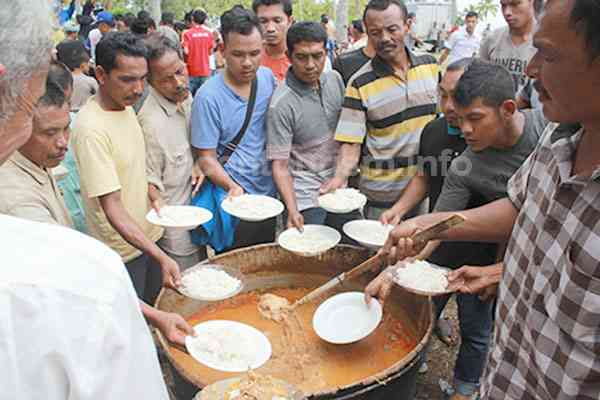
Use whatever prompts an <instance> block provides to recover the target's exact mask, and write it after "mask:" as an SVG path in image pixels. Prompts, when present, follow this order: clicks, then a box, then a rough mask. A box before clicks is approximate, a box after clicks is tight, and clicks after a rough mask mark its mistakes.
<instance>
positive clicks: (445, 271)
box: [392, 261, 464, 296]
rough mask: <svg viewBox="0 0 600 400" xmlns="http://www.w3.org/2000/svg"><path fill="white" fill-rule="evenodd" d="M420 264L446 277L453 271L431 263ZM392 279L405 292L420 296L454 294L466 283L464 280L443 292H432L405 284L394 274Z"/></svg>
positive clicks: (408, 283)
mask: <svg viewBox="0 0 600 400" xmlns="http://www.w3.org/2000/svg"><path fill="white" fill-rule="evenodd" d="M419 262H420V263H423V265H422V267H423V268H429V269H431V270H437V271H441V272H442V273H443V274H444V275H446V276H447V275H448V274H449V273H450V272H451V271H452V270H451V269H449V268H446V267H440V266H439V265H436V264H432V263H430V262H429V261H419ZM402 263H403V262H402V261H400V262H399V263H398V264H402ZM398 264H397V265H398ZM392 279H393V281H394V283H395V284H396V285H398V286H400V287H402V288H403V289H404V290H406V291H408V292H411V293H415V294H420V295H423V296H440V295H443V294H449V293H453V292H456V290H457V289H458V288H459V287H460V286H462V284H463V283H464V281H463V280H459V281H457V282H455V283H453V284H452V285H449V286H447V287H446V288H445V289H444V290H442V291H431V290H424V289H420V288H418V287H416V286H415V285H413V284H412V282H405V281H401V280H399V278H398V276H397V274H396V273H394V274H393V275H392Z"/></svg>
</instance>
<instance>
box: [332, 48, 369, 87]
mask: <svg viewBox="0 0 600 400" xmlns="http://www.w3.org/2000/svg"><path fill="white" fill-rule="evenodd" d="M374 56H375V49H373V48H372V47H371V45H370V43H369V42H368V41H367V45H366V46H365V47H361V48H360V49H356V50H351V51H348V52H346V53H342V54H340V55H339V56H338V57H337V58H336V59H335V61H334V62H333V69H334V70H336V71H337V72H339V73H340V75H341V76H342V79H343V80H344V85H345V86H346V85H348V81H349V80H350V78H352V75H354V74H355V73H356V71H358V70H359V69H360V67H362V66H363V65H365V64H366V63H367V61H369V60H370V59H371V58H373V57H374Z"/></svg>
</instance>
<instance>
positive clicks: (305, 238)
mask: <svg viewBox="0 0 600 400" xmlns="http://www.w3.org/2000/svg"><path fill="white" fill-rule="evenodd" d="M341 239H342V235H340V233H339V232H338V231H337V230H335V229H333V228H331V227H329V226H325V225H304V229H303V231H302V232H300V231H299V230H298V229H296V228H289V229H287V230H285V231H283V232H281V234H280V235H279V237H278V238H277V243H279V245H280V246H281V247H283V248H284V249H286V250H288V251H291V252H293V253H296V254H299V255H301V256H305V257H312V256H316V255H319V254H322V253H324V252H326V251H327V250H329V249H331V248H333V247H335V246H336V245H337V244H338V243H339V242H340V240H341Z"/></svg>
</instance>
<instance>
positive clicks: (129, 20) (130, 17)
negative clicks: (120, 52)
mask: <svg viewBox="0 0 600 400" xmlns="http://www.w3.org/2000/svg"><path fill="white" fill-rule="evenodd" d="M135 18H136V16H135V15H133V13H127V14H125V15H124V16H123V22H124V23H125V26H126V27H128V28H130V27H131V25H132V24H133V21H135Z"/></svg>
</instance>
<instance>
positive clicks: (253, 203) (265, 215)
mask: <svg viewBox="0 0 600 400" xmlns="http://www.w3.org/2000/svg"><path fill="white" fill-rule="evenodd" d="M221 208H222V209H223V210H225V212H226V213H227V214H230V215H233V216H234V217H236V218H239V219H241V220H242V221H248V222H259V221H264V220H266V219H269V218H274V217H276V216H278V215H279V214H281V213H282V212H283V210H284V208H285V207H284V206H283V203H282V202H281V201H279V200H277V199H276V198H273V197H270V196H263V195H258V194H243V195H241V196H230V197H227V198H226V199H225V200H223V202H222V203H221Z"/></svg>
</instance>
